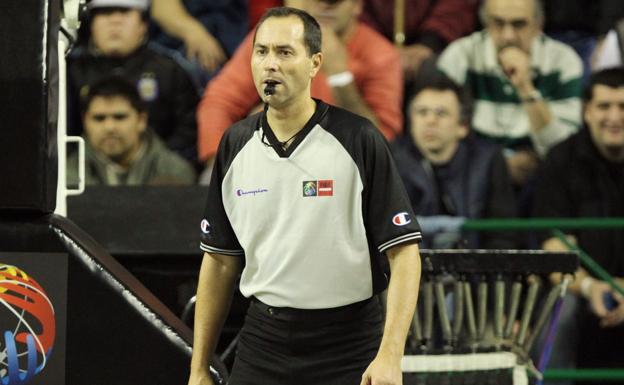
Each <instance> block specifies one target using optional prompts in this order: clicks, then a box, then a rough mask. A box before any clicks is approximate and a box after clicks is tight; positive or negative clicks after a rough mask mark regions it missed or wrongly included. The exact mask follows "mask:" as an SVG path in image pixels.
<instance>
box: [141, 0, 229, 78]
mask: <svg viewBox="0 0 624 385" xmlns="http://www.w3.org/2000/svg"><path fill="white" fill-rule="evenodd" d="M151 15H152V17H153V18H154V20H156V22H157V23H158V24H159V25H160V26H161V27H162V29H163V30H165V31H166V32H167V33H168V34H170V35H173V36H175V37H177V38H178V39H180V40H182V41H183V42H184V45H185V46H186V53H187V57H188V58H189V59H190V60H197V61H198V62H199V64H200V65H201V66H202V67H203V68H204V69H205V70H207V71H214V70H215V69H217V67H218V66H219V65H221V64H222V63H223V62H225V60H226V57H225V52H223V48H221V45H220V44H219V42H218V41H217V39H215V38H214V36H212V35H211V34H210V32H208V31H207V30H206V28H204V26H203V25H202V24H201V23H200V22H199V21H197V19H195V18H194V17H193V16H191V15H190V14H189V13H188V12H187V11H186V8H184V5H183V3H182V0H153V1H152V8H151Z"/></svg>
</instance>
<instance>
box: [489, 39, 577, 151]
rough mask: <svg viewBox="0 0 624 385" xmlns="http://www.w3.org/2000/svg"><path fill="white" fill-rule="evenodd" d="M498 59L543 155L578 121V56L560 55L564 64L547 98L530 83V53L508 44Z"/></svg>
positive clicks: (574, 127)
mask: <svg viewBox="0 0 624 385" xmlns="http://www.w3.org/2000/svg"><path fill="white" fill-rule="evenodd" d="M564 53H565V51H564ZM498 60H499V62H500V65H501V67H502V69H503V72H505V74H506V75H507V77H508V79H509V81H510V82H511V84H512V85H513V86H514V88H515V89H516V93H517V94H518V97H519V98H520V100H521V102H522V106H523V107H524V110H525V111H526V113H527V116H528V118H529V124H530V127H531V138H532V139H533V142H534V144H535V149H536V150H537V152H538V154H539V155H541V156H543V155H545V154H546V152H547V151H548V149H549V148H550V147H551V146H553V145H554V144H556V143H559V142H560V141H562V140H563V139H565V138H567V137H568V136H569V135H570V134H572V133H573V132H575V131H576V128H577V126H578V125H579V124H580V116H581V114H580V108H581V104H580V99H579V97H580V94H581V82H580V78H581V74H582V65H581V63H580V60H579V59H578V57H576V56H574V54H573V53H569V55H565V56H564V58H563V59H561V61H562V62H564V63H565V65H564V66H565V68H562V69H561V71H562V74H561V75H560V79H559V81H560V82H561V83H560V84H559V85H558V88H557V89H556V90H555V91H553V92H552V93H553V94H552V95H549V100H546V99H544V97H543V96H542V95H541V93H540V92H539V90H538V89H537V87H536V86H535V84H534V83H533V77H532V70H531V63H530V62H531V57H530V56H529V54H527V53H526V52H524V51H523V50H521V49H520V48H518V47H507V48H505V49H503V50H501V51H500V53H499V56H498ZM564 72H565V74H564ZM564 79H565V80H564Z"/></svg>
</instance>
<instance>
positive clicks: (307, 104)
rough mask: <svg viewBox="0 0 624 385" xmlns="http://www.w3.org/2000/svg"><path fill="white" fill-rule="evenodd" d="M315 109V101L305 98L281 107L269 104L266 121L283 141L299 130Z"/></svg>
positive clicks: (278, 138)
mask: <svg viewBox="0 0 624 385" xmlns="http://www.w3.org/2000/svg"><path fill="white" fill-rule="evenodd" d="M315 110H316V102H315V101H314V100H313V99H312V98H306V99H303V100H301V101H300V102H298V103H293V104H290V105H288V106H284V107H282V108H274V107H271V106H269V109H268V112H267V121H268V122H269V125H270V126H271V129H272V130H273V133H274V134H275V137H276V138H277V140H279V141H285V140H288V139H289V138H291V137H292V136H293V135H295V134H296V133H297V132H298V131H300V130H301V129H302V128H303V126H304V125H305V124H306V123H307V122H308V120H310V118H311V117H312V115H314V111H315Z"/></svg>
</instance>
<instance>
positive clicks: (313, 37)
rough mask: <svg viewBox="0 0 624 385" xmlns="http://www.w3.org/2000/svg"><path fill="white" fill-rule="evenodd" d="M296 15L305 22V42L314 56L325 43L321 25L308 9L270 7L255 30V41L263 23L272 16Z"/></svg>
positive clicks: (309, 54) (309, 53) (310, 53)
mask: <svg viewBox="0 0 624 385" xmlns="http://www.w3.org/2000/svg"><path fill="white" fill-rule="evenodd" d="M288 16H296V17H297V18H299V20H301V22H302V23H303V44H304V45H305V47H306V49H307V50H308V56H312V55H314V54H315V53H319V52H321V46H322V44H323V40H322V36H321V26H320V25H319V23H318V21H316V19H315V18H314V17H312V16H311V15H310V14H309V13H307V12H306V11H302V10H301V9H297V8H291V7H275V8H269V9H268V10H267V11H266V12H265V13H264V15H262V17H261V18H260V21H258V25H257V26H256V30H255V31H254V37H253V43H254V44H255V43H256V33H257V32H258V29H260V26H261V25H262V23H264V22H265V21H266V20H267V19H269V18H271V17H288Z"/></svg>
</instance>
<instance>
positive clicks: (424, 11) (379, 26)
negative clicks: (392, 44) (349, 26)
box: [361, 0, 477, 80]
mask: <svg viewBox="0 0 624 385" xmlns="http://www.w3.org/2000/svg"><path fill="white" fill-rule="evenodd" d="M395 2H396V1H392V2H388V1H387V0H364V10H363V12H362V17H361V20H362V21H363V22H365V23H366V24H368V25H369V26H371V27H372V28H374V29H375V30H377V31H378V32H379V33H381V34H382V35H384V36H385V37H386V38H388V39H389V40H390V41H396V39H395V30H394V19H395V16H396V15H395V12H394V11H395V9H394V4H389V3H395ZM476 10H477V1H476V0H424V1H423V0H407V1H405V7H404V10H403V13H402V14H400V16H401V17H403V19H404V23H405V28H404V39H405V40H404V43H403V44H404V46H403V47H401V48H400V49H399V50H400V53H401V64H402V66H403V74H404V77H405V79H406V80H412V79H414V77H415V76H416V73H417V72H418V70H419V68H420V66H421V64H422V63H423V61H425V60H426V59H428V58H430V57H432V56H433V55H437V54H439V53H440V52H441V51H442V50H443V49H444V47H446V45H447V44H449V43H450V42H452V41H453V40H456V39H458V38H460V37H462V36H464V35H467V34H469V33H471V32H473V31H474V27H475V19H476V15H477V12H476Z"/></svg>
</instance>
